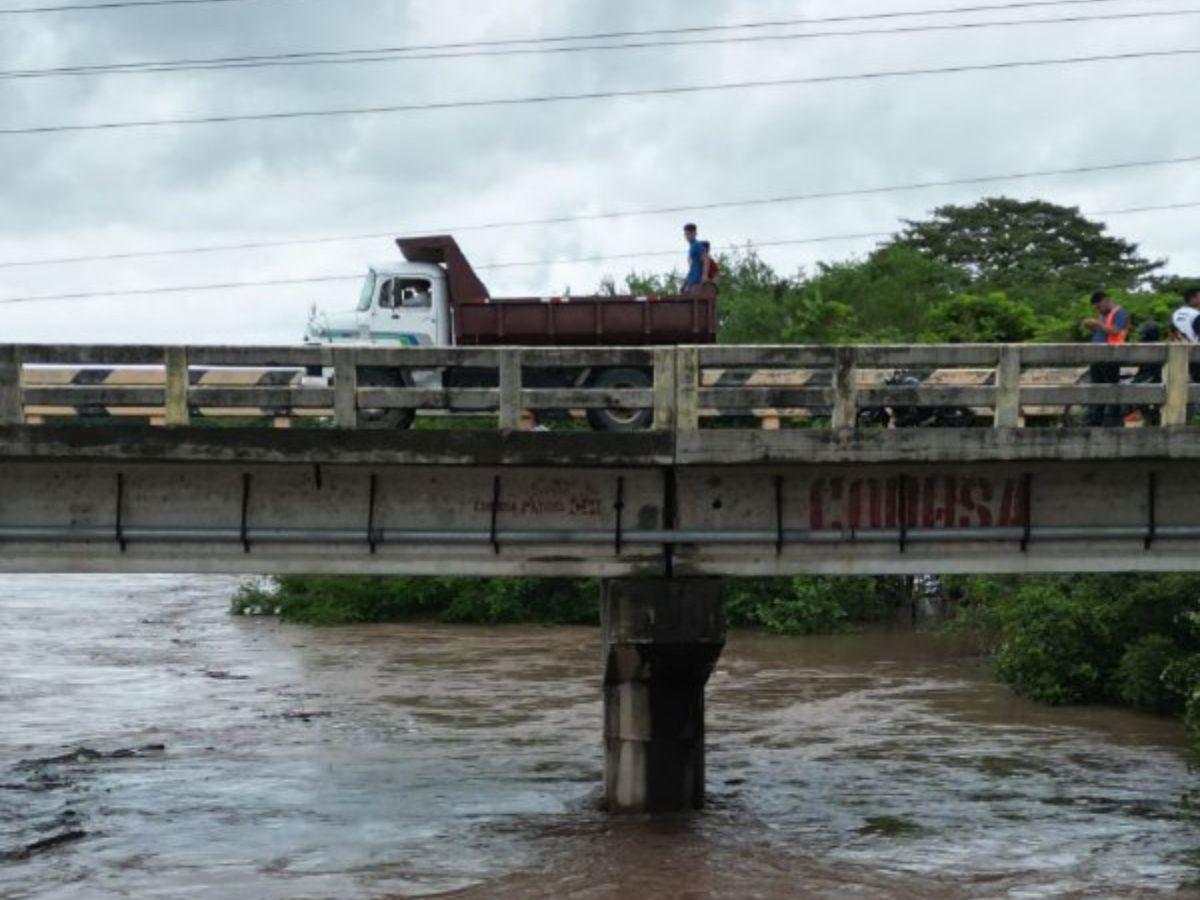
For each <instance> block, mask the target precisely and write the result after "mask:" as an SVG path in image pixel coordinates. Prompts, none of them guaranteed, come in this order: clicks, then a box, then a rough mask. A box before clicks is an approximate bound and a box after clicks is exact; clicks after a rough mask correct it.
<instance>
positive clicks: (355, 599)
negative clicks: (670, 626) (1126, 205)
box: [233, 575, 600, 625]
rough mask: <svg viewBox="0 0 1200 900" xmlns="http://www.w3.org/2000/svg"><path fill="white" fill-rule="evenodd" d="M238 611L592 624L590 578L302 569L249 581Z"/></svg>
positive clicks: (322, 617)
mask: <svg viewBox="0 0 1200 900" xmlns="http://www.w3.org/2000/svg"><path fill="white" fill-rule="evenodd" d="M233 612H234V614H236V615H255V614H265V615H278V616H279V617H280V618H281V619H282V620H283V621H285V622H297V623H303V624H306V625H354V624H363V623H368V622H405V621H414V620H427V621H431V620H432V621H443V622H463V623H478V624H488V625H498V624H506V623H546V624H594V623H596V622H598V621H599V618H600V616H599V601H598V588H597V587H596V584H595V582H594V581H588V580H569V579H545V580H543V579H534V578H511V579H504V578H491V579H486V578H449V577H447V578H410V577H377V576H299V575H288V576H283V577H280V578H276V579H274V580H273V583H272V584H271V586H269V587H263V586H247V587H243V588H242V589H241V590H240V591H238V593H237V595H236V596H235V597H234V599H233Z"/></svg>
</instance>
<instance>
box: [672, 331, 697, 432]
mask: <svg viewBox="0 0 1200 900" xmlns="http://www.w3.org/2000/svg"><path fill="white" fill-rule="evenodd" d="M699 427H700V348H699V347H678V348H676V351H675V430H676V431H696V430H697V429H699Z"/></svg>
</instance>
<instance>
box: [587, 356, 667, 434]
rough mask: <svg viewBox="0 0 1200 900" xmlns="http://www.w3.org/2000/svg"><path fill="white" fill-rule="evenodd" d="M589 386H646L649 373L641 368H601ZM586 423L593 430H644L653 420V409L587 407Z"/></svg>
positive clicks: (649, 383)
mask: <svg viewBox="0 0 1200 900" xmlns="http://www.w3.org/2000/svg"><path fill="white" fill-rule="evenodd" d="M590 386H591V387H604V388H648V387H652V386H653V381H652V380H651V378H650V374H649V373H648V372H645V371H643V370H641V369H601V370H600V371H599V372H598V373H597V374H596V375H594V376H593V377H592V379H591V381H590ZM587 418H588V423H589V424H590V425H591V426H592V430H593V431H645V430H646V429H648V428H649V427H650V426H651V424H652V423H653V422H654V410H653V409H624V408H622V407H613V408H610V409H589V410H588V411H587Z"/></svg>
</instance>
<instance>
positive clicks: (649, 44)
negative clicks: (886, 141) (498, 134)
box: [0, 8, 1200, 80]
mask: <svg viewBox="0 0 1200 900" xmlns="http://www.w3.org/2000/svg"><path fill="white" fill-rule="evenodd" d="M1195 15H1200V9H1196V8H1188V9H1173V10H1150V11H1146V10H1143V11H1139V12H1120V13H1101V14H1096V15H1074V16H1060V17H1056V18H1047V17H1043V18H1037V19H1007V20H992V21H985V22H956V23H952V24H934V25H909V26H902V27H899V28H871V29H855V30H849V31H846V30H843V31H815V32H801V33H792V34H755V35H743V36H739V37H709V38H693V39H686V40H643V41H637V42H625V43H615V44H613V43H610V44H585V45H580V46H534V47H510V48H506V49H493V48H484V49H473V50H472V49H466V50H449V51H438V52H420V53H414V52H412V51H413V48H412V47H368V48H359V49H351V50H310V51H296V52H290V53H275V54H262V55H258V56H242V57H209V58H200V59H176V60H144V61H139V62H129V63H109V64H103V65H89V66H61V67H56V68H49V69H9V70H0V80H28V79H39V78H58V77H68V76H89V77H90V76H103V75H152V74H162V73H171V72H196V71H200V72H210V71H212V72H224V71H234V70H242V69H262V68H279V67H296V66H326V65H360V64H364V63H380V62H383V63H391V62H414V61H428V60H445V59H475V58H479V57H502V56H537V55H545V54H564V53H586V52H593V51H610V50H641V49H649V48H662V47H694V46H713V45H743V44H759V43H765V42H775V41H797V40H817V39H823V38H849V37H878V36H897V35H905V36H909V35H915V34H927V33H939V32H956V31H968V30H979V29H990V28H1013V27H1028V26H1037V25H1063V24H1086V23H1092V22H1114V21H1125V20H1147V19H1160V18H1177V17H1180V16H1195ZM814 21H821V20H814ZM797 22H803V20H797ZM731 27H733V26H731ZM736 27H743V28H762V27H769V26H767V25H763V24H758V23H748V24H745V25H742V26H736ZM532 42H534V41H533V39H529V40H517V41H514V43H532Z"/></svg>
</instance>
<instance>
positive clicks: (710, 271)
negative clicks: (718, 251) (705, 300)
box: [704, 256, 721, 281]
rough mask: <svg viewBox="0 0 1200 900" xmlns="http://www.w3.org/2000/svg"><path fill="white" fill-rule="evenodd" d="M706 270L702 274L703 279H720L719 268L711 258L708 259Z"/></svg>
mask: <svg viewBox="0 0 1200 900" xmlns="http://www.w3.org/2000/svg"><path fill="white" fill-rule="evenodd" d="M706 269H707V270H706V271H705V273H704V277H705V279H707V280H708V281H716V280H717V279H718V278H720V277H721V266H720V264H719V263H718V262H717V261H716V260H715V259H713V258H712V257H711V256H710V257H709V258H708V265H707V267H706Z"/></svg>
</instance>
